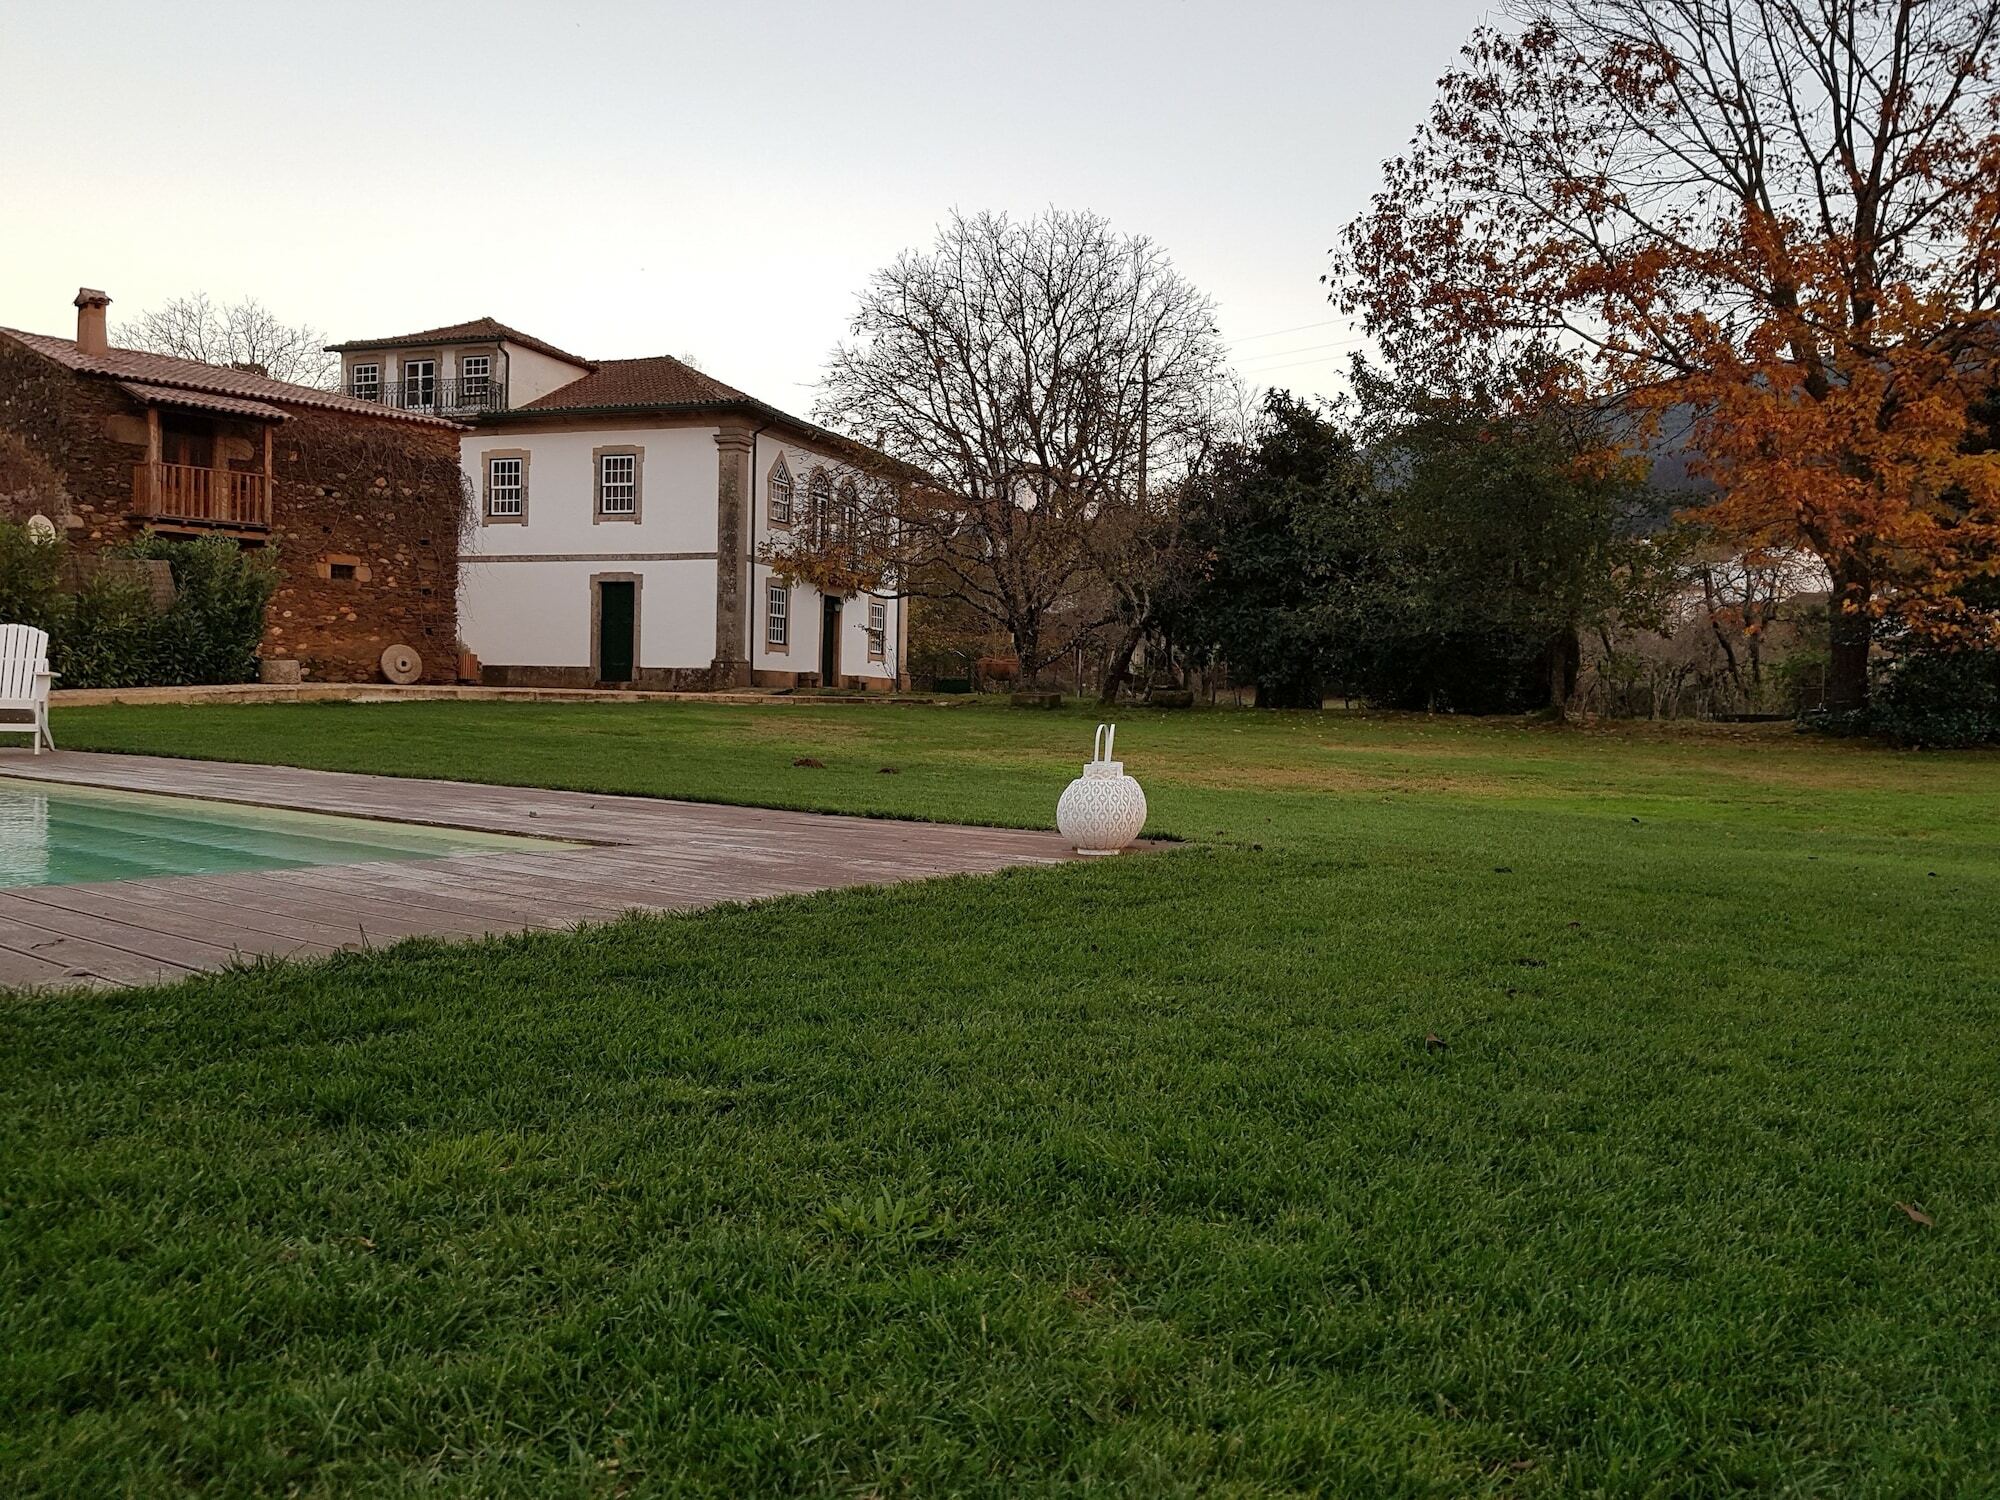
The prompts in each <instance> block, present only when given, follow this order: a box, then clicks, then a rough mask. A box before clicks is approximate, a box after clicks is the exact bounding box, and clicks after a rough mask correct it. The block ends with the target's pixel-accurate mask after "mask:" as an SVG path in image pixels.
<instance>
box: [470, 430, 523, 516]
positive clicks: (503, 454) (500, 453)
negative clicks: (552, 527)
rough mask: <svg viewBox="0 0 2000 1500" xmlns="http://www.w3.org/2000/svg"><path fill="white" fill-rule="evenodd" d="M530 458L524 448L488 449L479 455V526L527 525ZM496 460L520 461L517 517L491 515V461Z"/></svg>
mask: <svg viewBox="0 0 2000 1500" xmlns="http://www.w3.org/2000/svg"><path fill="white" fill-rule="evenodd" d="M531 457H532V455H531V454H530V453H529V451H528V450H527V449H526V448H488V449H486V450H485V451H484V452H483V453H481V454H480V455H479V524H480V525H482V526H525V525H527V524H528V470H529V468H530V467H531V466H530V464H529V462H528V460H529V459H530V458H531ZM496 458H518V459H520V460H521V509H520V512H519V514H517V515H504V516H496V515H495V514H493V460H494V459H496Z"/></svg>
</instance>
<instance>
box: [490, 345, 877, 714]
mask: <svg viewBox="0 0 2000 1500" xmlns="http://www.w3.org/2000/svg"><path fill="white" fill-rule="evenodd" d="M517 368H518V367H517ZM717 431H718V429H717V428H716V427H714V426H698V427H639V426H634V427H611V426H607V427H591V428H578V429H573V430H565V431H556V432H525V431H519V430H515V429H512V428H508V427H496V428H489V429H483V430H479V431H474V432H469V433H467V434H466V435H465V436H464V437H463V438H462V439H461V440H460V444H459V451H460V457H461V461H462V463H463V465H464V468H465V472H466V476H467V478H468V479H469V480H470V481H471V483H472V486H473V493H474V495H475V497H476V503H477V506H478V510H479V515H480V517H481V523H480V524H479V525H478V526H477V527H476V528H475V532H474V535H473V537H472V539H471V541H470V542H469V543H468V544H467V547H466V550H465V553H464V555H463V557H462V560H461V568H460V585H459V591H460V595H459V632H460V634H461V635H462V636H463V638H464V640H465V644H466V646H467V647H468V648H469V649H470V650H471V651H472V652H473V653H474V654H475V655H477V656H478V657H479V658H480V660H481V661H482V662H485V663H486V664H488V665H490V666H508V667H551V668H555V667H559V668H571V669H574V668H587V667H589V666H590V664H591V653H592V647H593V639H592V620H591V604H592V592H593V590H592V582H591V580H592V579H593V578H594V577H596V576H599V575H602V574H627V575H632V576H636V577H637V579H638V580H639V592H638V610H639V653H638V662H637V664H636V665H637V667H638V669H639V670H640V671H642V672H643V671H644V670H646V669H662V668H690V669H702V668H706V667H708V666H709V665H710V664H711V663H712V662H713V661H714V659H715V646H716V641H715V602H716V556H715V553H716V485H717V469H718V450H717V448H716V443H715V437H716V433H717ZM626 446H630V447H636V448H639V449H642V450H643V455H642V459H641V466H640V481H639V519H638V520H637V521H614V520H595V519H593V517H594V511H595V498H596V467H595V459H594V456H593V450H595V449H598V448H605V447H626ZM495 451H512V452H526V453H527V454H528V476H527V482H528V494H527V520H526V521H525V522H494V521H488V520H486V519H485V500H486V463H485V455H486V454H488V453H489V452H495ZM781 453H782V454H783V455H784V456H785V459H786V462H787V463H788V465H789V466H790V468H791V472H792V477H793V486H794V498H793V505H794V508H795V514H797V515H798V516H800V517H801V518H803V516H804V514H805V505H806V491H807V484H808V482H809V480H810V476H811V473H812V470H813V468H814V466H815V465H822V466H824V467H826V468H827V469H828V470H829V472H830V473H831V475H832V479H833V483H834V485H835V487H836V492H837V489H838V485H839V482H840V478H841V477H842V474H843V472H844V471H843V470H842V469H841V467H840V466H839V465H838V463H837V462H836V461H834V460H830V459H828V458H825V457H824V456H821V455H819V454H816V453H815V452H814V451H813V450H812V449H810V448H808V447H805V446H803V445H801V444H799V443H797V442H794V441H788V440H786V439H785V438H783V437H782V436H780V435H779V434H777V433H776V432H774V431H772V430H770V429H768V428H767V429H766V430H764V431H763V432H761V433H759V434H758V436H757V438H756V439H755V441H754V443H753V445H752V451H751V454H750V476H751V497H752V505H751V514H750V518H749V519H750V525H749V527H748V528H747V529H748V548H747V553H748V555H747V557H746V558H745V559H744V560H743V566H745V568H746V571H747V575H748V581H749V585H750V597H749V608H748V609H747V611H746V614H747V616H748V620H747V630H746V636H747V639H746V640H745V641H744V642H743V643H742V648H743V649H744V650H745V651H746V653H747V657H748V660H749V662H750V664H751V666H752V668H753V669H754V670H756V671H759V672H785V673H811V674H817V673H818V671H819V667H820V634H821V626H822V619H823V615H822V610H823V605H822V602H821V598H820V595H819V593H818V591H817V590H815V589H813V588H811V587H810V586H809V585H806V584H800V583H795V584H794V585H793V586H792V589H791V598H790V604H791V613H790V622H791V629H790V645H789V648H788V649H786V650H783V651H775V650H772V649H771V648H770V647H769V646H768V644H767V643H766V639H765V636H766V629H765V607H766V604H765V601H766V591H767V588H768V585H769V584H770V582H771V569H770V568H769V567H768V566H767V565H766V564H764V563H761V562H754V561H752V559H754V558H755V557H756V556H757V555H758V553H759V552H760V551H761V549H762V548H763V545H764V544H765V543H766V542H767V541H769V540H770V539H771V538H772V536H773V531H772V528H771V526H770V524H769V519H768V518H769V505H770V490H769V480H770V474H771V470H772V467H773V465H774V464H775V462H776V460H777V458H778V456H779V455H780V454H781ZM779 535H782V533H779ZM902 607H903V605H902V601H901V600H898V599H890V600H887V601H885V620H886V627H887V628H886V630H885V632H884V635H885V647H886V649H885V651H884V654H883V655H882V656H880V657H870V656H869V654H868V644H869V642H868V597H867V596H866V595H863V596H861V597H859V598H856V599H849V600H846V601H845V602H844V605H843V608H842V610H841V620H840V634H841V648H840V672H841V675H842V676H843V677H861V678H867V679H871V680H874V681H880V682H884V683H892V682H893V681H894V680H895V677H896V674H897V672H898V671H899V670H900V669H901V667H902V661H901V654H900V640H901V629H900V627H901V610H902Z"/></svg>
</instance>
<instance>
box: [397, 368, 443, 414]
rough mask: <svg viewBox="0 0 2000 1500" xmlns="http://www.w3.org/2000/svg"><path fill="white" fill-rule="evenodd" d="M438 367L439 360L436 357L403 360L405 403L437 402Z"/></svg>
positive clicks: (427, 404)
mask: <svg viewBox="0 0 2000 1500" xmlns="http://www.w3.org/2000/svg"><path fill="white" fill-rule="evenodd" d="M437 369H438V367H437V361H436V360H434V359H406V360H404V361H403V405H405V406H435V405H436V404H437Z"/></svg>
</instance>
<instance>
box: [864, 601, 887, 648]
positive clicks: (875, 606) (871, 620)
mask: <svg viewBox="0 0 2000 1500" xmlns="http://www.w3.org/2000/svg"><path fill="white" fill-rule="evenodd" d="M878 614H879V615H880V616H881V617H882V623H881V624H880V625H877V624H876V623H875V617H876V616H877V615H878ZM868 659H869V660H870V661H887V660H888V659H889V601H888V600H887V599H878V598H874V597H870V599H869V600H868Z"/></svg>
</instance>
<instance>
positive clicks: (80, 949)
mask: <svg viewBox="0 0 2000 1500" xmlns="http://www.w3.org/2000/svg"><path fill="white" fill-rule="evenodd" d="M24 904H25V903H24ZM15 910H17V908H16V907H15V906H14V905H13V903H11V902H6V901H0V948H6V949H8V950H9V951H11V952H13V953H18V954H23V955H25V956H26V957H29V958H38V959H41V960H43V961H44V962H47V963H52V964H56V965H59V966H60V967H62V968H63V969H66V970H68V971H69V972H70V973H71V974H72V975H73V976H75V977H78V978H90V979H108V980H110V981H111V982H113V983H114V984H157V983H158V982H160V981H161V980H162V979H178V978H180V977H181V976H182V975H183V974H187V973H191V972H192V968H191V966H189V965H186V964H179V963H174V962H171V961H169V960H167V959H159V958H150V957H147V956H146V955H145V954H143V953H134V952H131V951H130V950H128V949H125V948H121V947H117V946H114V945H113V944H112V943H110V942H105V941H92V940H90V939H88V938H79V937H73V936H71V935H69V934H67V933H61V932H57V931H55V930H54V929H52V928H48V927H42V926H38V925H36V924H34V923H31V922H24V921H22V920H20V919H19V918H18V917H16V916H15V915H14V914H13V913H14V912H15ZM105 932H106V934H107V935H115V933H114V929H113V928H111V926H110V925H109V924H107V926H106V929H105ZM218 963H219V961H218ZM216 966H217V965H209V966H208V967H216Z"/></svg>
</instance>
